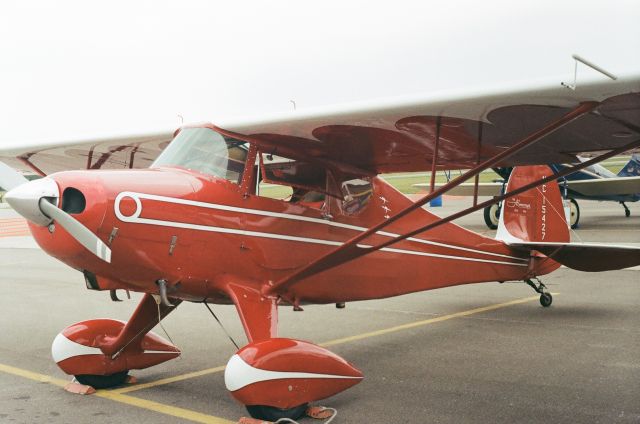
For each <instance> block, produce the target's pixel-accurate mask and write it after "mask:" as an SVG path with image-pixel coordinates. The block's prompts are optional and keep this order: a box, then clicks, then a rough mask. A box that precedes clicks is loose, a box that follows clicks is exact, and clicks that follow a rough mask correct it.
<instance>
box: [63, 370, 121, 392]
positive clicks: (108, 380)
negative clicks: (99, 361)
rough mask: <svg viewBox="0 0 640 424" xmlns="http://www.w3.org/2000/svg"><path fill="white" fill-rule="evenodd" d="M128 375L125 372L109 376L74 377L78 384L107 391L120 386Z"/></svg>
mask: <svg viewBox="0 0 640 424" xmlns="http://www.w3.org/2000/svg"><path fill="white" fill-rule="evenodd" d="M128 375H129V371H128V370H126V371H122V372H117V373H115V374H111V375H95V374H80V375H75V376H74V377H75V378H76V380H78V383H80V384H84V385H86V386H91V387H93V388H94V389H108V388H110V387H116V386H122V385H123V384H124V382H125V381H127V376H128Z"/></svg>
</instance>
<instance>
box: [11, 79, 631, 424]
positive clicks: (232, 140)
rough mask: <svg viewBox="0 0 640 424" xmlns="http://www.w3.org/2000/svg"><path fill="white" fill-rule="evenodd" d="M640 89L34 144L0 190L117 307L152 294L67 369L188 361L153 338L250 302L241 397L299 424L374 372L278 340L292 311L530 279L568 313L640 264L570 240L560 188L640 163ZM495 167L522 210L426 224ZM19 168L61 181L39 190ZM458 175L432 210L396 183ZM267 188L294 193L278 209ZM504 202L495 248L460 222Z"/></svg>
mask: <svg viewBox="0 0 640 424" xmlns="http://www.w3.org/2000/svg"><path fill="white" fill-rule="evenodd" d="M639 91H640V76H633V77H628V78H621V79H617V80H616V81H607V82H599V83H587V84H582V85H580V86H578V87H571V88H566V87H562V86H560V84H558V85H557V87H549V86H546V87H526V88H524V89H517V90H516V89H511V90H504V91H491V92H485V93H477V94H472V95H461V94H459V93H458V94H455V93H454V94H451V95H440V96H438V97H435V98H413V99H401V100H397V101H391V102H382V103H378V104H366V105H360V106H353V107H347V108H341V109H331V110H322V111H314V112H307V113H301V112H300V111H298V112H295V114H293V115H289V116H282V117H275V118H270V119H265V120H261V121H255V122H244V123H235V124H234V123H229V124H221V125H218V126H214V125H211V124H202V125H192V126H185V127H182V128H180V129H179V130H177V131H176V132H175V134H174V136H175V137H174V138H173V141H171V143H170V144H168V139H169V137H168V136H167V135H166V134H160V135H158V134H155V135H153V134H151V135H147V136H141V137H122V138H113V139H107V140H97V141H84V142H76V143H64V144H55V145H49V146H40V147H29V146H27V147H24V148H21V149H17V150H11V151H9V150H5V151H0V158H1V159H2V161H3V162H4V163H6V164H8V165H4V166H2V167H0V185H1V186H3V187H5V188H8V189H11V190H10V191H9V192H8V193H7V194H6V196H5V198H6V200H7V202H9V203H10V204H11V205H12V206H13V208H14V209H15V210H16V211H17V212H18V213H20V214H21V215H22V216H24V217H25V218H26V219H27V220H28V221H29V226H30V230H31V232H32V234H33V237H34V238H35V240H36V241H37V242H38V244H39V245H40V246H41V247H42V249H43V250H44V251H46V252H47V253H48V254H50V255H51V256H53V257H55V258H57V259H59V260H61V261H62V262H64V263H66V264H68V265H69V266H71V267H73V268H75V269H77V270H78V271H80V272H82V273H83V274H84V277H85V280H86V285H87V288H88V289H91V290H108V291H110V292H111V295H112V298H113V299H114V300H117V297H116V295H115V293H116V292H115V291H116V290H129V291H136V292H140V293H145V295H144V297H143V298H142V300H141V302H140V304H139V306H138V308H137V309H136V311H135V312H134V313H133V315H132V317H131V319H130V320H129V321H128V322H126V323H123V322H120V321H115V320H110V319H94V320H88V321H83V322H80V323H76V324H73V325H71V326H69V327H67V328H65V329H64V330H62V332H61V333H60V334H58V336H57V337H56V338H55V340H54V342H53V346H52V354H53V358H54V360H55V361H56V362H57V364H58V365H59V366H60V368H61V369H62V370H63V371H64V372H65V373H67V374H70V375H74V376H75V378H76V379H77V380H78V381H79V382H80V383H82V384H86V385H91V386H94V387H96V388H107V387H112V386H116V385H119V384H122V383H123V382H124V381H125V379H126V378H127V374H128V372H129V371H130V370H132V369H142V368H147V367H151V366H153V365H156V364H159V363H161V362H164V361H167V360H169V359H172V358H175V357H177V356H179V355H180V350H179V349H178V348H177V347H176V346H174V345H173V344H171V343H169V342H168V341H166V340H164V339H162V338H161V337H159V336H157V335H155V334H153V333H151V332H150V330H151V329H152V328H153V327H154V326H155V325H156V324H158V322H159V320H160V319H162V318H163V317H165V316H166V315H167V314H169V313H170V312H172V311H173V310H174V309H176V307H177V306H178V305H179V304H180V303H181V302H183V301H188V302H202V303H205V304H206V303H216V304H234V305H235V307H236V309H237V311H238V314H239V316H240V319H241V321H242V324H243V327H244V330H245V332H246V336H247V339H248V344H247V345H246V346H244V347H243V348H241V349H240V350H239V351H238V352H237V353H236V354H234V355H233V356H232V357H231V359H230V360H229V362H228V364H227V367H226V371H225V383H226V386H227V389H228V390H229V391H230V392H231V394H232V395H233V396H234V397H235V398H236V399H237V400H238V401H240V402H241V403H242V404H244V405H246V407H247V409H248V410H249V412H250V414H251V415H252V416H254V417H257V418H260V419H267V420H274V421H275V420H277V419H279V418H282V417H287V418H290V419H296V418H298V417H299V416H301V415H302V414H303V413H304V412H305V410H306V409H307V405H308V404H309V403H310V402H315V401H318V400H320V399H324V398H327V397H329V396H332V395H334V394H336V393H338V392H340V391H342V390H345V389H347V388H349V387H351V386H353V385H355V384H357V383H359V382H360V381H361V380H362V378H363V375H362V373H361V372H360V371H359V370H358V369H356V368H355V367H354V366H353V365H351V364H350V363H348V362H347V361H346V360H344V359H342V358H340V357H339V356H337V355H335V354H333V353H331V352H330V351H328V350H327V349H324V348H322V347H319V346H317V345H314V344H313V343H310V342H307V341H301V340H292V339H287V338H280V337H278V328H277V327H278V326H277V324H278V307H279V306H292V307H293V308H294V309H296V310H302V307H303V306H304V305H305V304H313V303H322V304H326V303H335V304H336V306H338V307H342V306H344V304H345V302H350V301H356V300H366V299H378V298H385V297H390V296H397V295H402V294H406V293H411V292H417V291H422V290H431V289H436V288H442V287H449V286H454V285H460V284H469V283H480V282H494V281H523V282H525V283H527V284H528V285H530V286H531V287H532V288H533V289H534V290H535V291H536V292H538V293H540V302H541V304H542V306H549V305H550V304H551V302H552V297H551V294H550V293H548V292H547V291H546V288H545V286H544V285H543V284H542V283H541V282H540V281H539V280H538V277H540V276H542V275H545V274H548V273H550V272H552V271H554V270H556V269H557V268H558V267H560V266H561V264H563V265H566V266H567V267H570V268H574V269H577V270H582V271H604V270H611V269H620V268H624V267H629V266H635V265H638V264H640V248H637V247H629V246H613V245H594V244H584V243H571V242H570V238H569V230H568V228H567V223H566V221H565V215H564V210H563V207H564V206H563V201H562V198H561V196H560V192H559V189H558V186H557V184H556V183H555V180H557V179H558V178H559V177H562V176H563V175H565V174H566V173H570V172H574V171H576V170H577V169H581V168H583V167H586V166H589V165H591V164H592V163H596V162H599V161H601V160H603V159H606V158H608V157H611V156H614V155H618V154H620V153H622V152H628V151H634V149H638V147H640V94H638V92H639ZM636 151H637V150H636ZM584 152H590V153H591V154H592V155H593V154H594V152H599V153H598V154H596V155H595V157H594V158H593V159H591V160H589V161H586V162H582V163H580V164H579V165H576V166H574V167H573V168H569V169H564V170H562V171H559V172H556V173H554V172H553V171H552V170H551V169H550V168H549V167H547V166H544V165H543V164H547V163H571V162H572V163H576V161H575V160H574V159H575V155H577V154H580V153H584ZM151 162H152V163H151ZM149 164H150V167H148V168H147V169H131V168H141V167H146V166H147V165H149ZM496 166H500V167H507V166H509V167H512V166H515V167H516V168H515V170H514V171H513V173H512V174H511V177H510V180H509V182H508V189H507V191H506V193H505V194H504V195H502V196H499V197H496V198H494V199H491V200H489V201H487V202H480V203H479V202H478V201H477V197H476V199H475V201H474V205H473V206H472V207H470V208H468V209H465V210H463V211H460V212H457V213H455V214H453V215H451V216H448V217H446V218H439V217H437V216H435V215H433V214H431V213H430V212H428V211H426V210H424V209H423V208H422V206H423V205H424V204H426V203H427V202H429V201H430V200H431V199H433V198H435V197H437V196H440V195H441V194H443V193H446V191H447V190H449V189H450V188H452V187H455V186H457V185H458V184H461V183H463V182H464V181H468V180H472V179H474V178H475V182H476V184H477V181H478V179H477V178H476V177H477V176H478V174H479V173H480V172H481V171H483V170H485V169H488V168H491V167H496ZM116 168H125V169H116ZM16 169H19V170H20V169H21V170H30V171H33V172H36V173H38V174H40V175H42V176H44V178H41V179H38V180H34V181H30V182H27V181H26V180H25V179H24V177H23V176H22V175H21V174H20V173H18V172H16ZM70 169H82V170H76V171H70ZM443 169H468V171H466V172H465V173H464V174H462V175H461V176H460V177H458V178H456V179H454V180H452V181H451V182H449V183H448V184H446V185H445V186H443V187H441V188H438V189H432V191H431V192H430V193H429V194H428V195H426V196H425V197H424V198H422V199H421V200H420V201H418V202H415V203H414V202H412V201H410V200H409V199H408V198H406V197H405V196H403V195H402V194H401V193H399V192H398V191H396V190H395V189H394V188H392V187H391V186H389V185H388V184H387V183H385V182H384V180H382V179H380V178H378V177H377V175H378V174H381V173H387V172H400V171H403V172H406V171H425V170H430V171H431V172H432V175H433V174H434V173H435V172H436V171H437V170H443ZM56 171H61V172H56ZM432 181H433V178H432ZM261 183H270V184H275V185H280V186H286V187H289V188H290V189H291V195H290V197H289V198H287V199H272V198H268V197H265V196H263V193H261V191H260V190H261V188H263V186H261ZM639 191H640V190H639ZM503 200H504V203H503V204H504V207H503V208H502V216H501V219H500V227H499V230H498V234H497V237H496V239H491V238H487V237H484V236H482V235H479V234H475V233H473V232H471V231H468V230H466V229H464V228H461V227H459V226H457V225H455V224H453V223H452V222H451V221H453V220H454V219H456V218H458V217H461V216H464V215H466V214H468V213H471V212H473V211H475V210H480V209H483V208H485V207H486V206H488V205H490V204H491V203H495V202H499V201H503Z"/></svg>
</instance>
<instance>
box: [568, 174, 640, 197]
mask: <svg viewBox="0 0 640 424" xmlns="http://www.w3.org/2000/svg"><path fill="white" fill-rule="evenodd" d="M568 186H569V188H570V189H571V190H574V191H576V192H578V193H580V194H582V195H584V196H616V195H619V196H624V195H629V194H638V193H640V177H615V178H602V179H597V180H582V181H570V182H569V184H568Z"/></svg>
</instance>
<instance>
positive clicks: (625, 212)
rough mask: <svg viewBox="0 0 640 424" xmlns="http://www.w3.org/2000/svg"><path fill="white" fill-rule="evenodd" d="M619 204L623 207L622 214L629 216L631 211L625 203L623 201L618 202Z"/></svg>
mask: <svg viewBox="0 0 640 424" xmlns="http://www.w3.org/2000/svg"><path fill="white" fill-rule="evenodd" d="M620 204H621V205H622V207H623V208H624V216H626V217H627V218H629V217H630V216H631V211H630V210H629V208H628V207H627V205H626V204H625V203H624V202H620Z"/></svg>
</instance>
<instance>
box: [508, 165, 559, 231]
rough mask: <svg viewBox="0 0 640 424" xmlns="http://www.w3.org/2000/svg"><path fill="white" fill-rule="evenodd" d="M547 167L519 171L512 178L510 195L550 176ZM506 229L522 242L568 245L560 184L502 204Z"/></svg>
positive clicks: (527, 192)
mask: <svg viewBox="0 0 640 424" xmlns="http://www.w3.org/2000/svg"><path fill="white" fill-rule="evenodd" d="M552 174H553V171H552V170H551V168H549V167H548V166H527V167H516V168H514V171H513V172H512V173H511V176H510V177H509V183H508V184H507V192H509V191H513V190H516V189H518V188H520V187H523V186H525V185H526V184H528V183H530V182H531V181H537V180H540V179H542V178H545V177H548V176H551V175H552ZM502 207H503V209H504V225H505V227H506V229H507V231H509V233H510V234H511V235H512V236H514V237H517V238H519V239H520V240H523V241H542V242H568V241H569V240H570V236H569V227H568V226H567V222H566V220H565V217H564V213H565V212H564V205H563V203H562V196H561V195H560V189H559V187H558V184H543V185H541V186H540V187H536V188H533V189H531V190H527V191H525V192H524V193H520V194H518V195H516V196H511V197H508V198H507V199H506V200H505V201H504V202H503V206H502Z"/></svg>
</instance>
